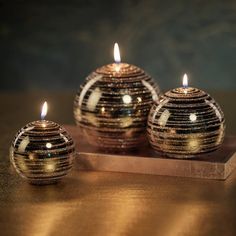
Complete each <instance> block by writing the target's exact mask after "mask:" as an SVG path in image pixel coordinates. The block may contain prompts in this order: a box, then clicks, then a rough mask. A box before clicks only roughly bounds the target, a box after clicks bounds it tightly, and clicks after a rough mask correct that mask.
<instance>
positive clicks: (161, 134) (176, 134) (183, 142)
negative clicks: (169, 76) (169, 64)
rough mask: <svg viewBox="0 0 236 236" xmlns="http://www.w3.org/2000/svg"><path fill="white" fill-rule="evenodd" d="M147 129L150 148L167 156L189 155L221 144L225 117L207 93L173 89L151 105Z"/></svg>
mask: <svg viewBox="0 0 236 236" xmlns="http://www.w3.org/2000/svg"><path fill="white" fill-rule="evenodd" d="M147 130H148V137H149V141H150V143H151V145H152V147H153V148H154V150H156V151H158V152H159V151H160V152H164V154H166V155H167V156H169V157H175V158H192V157H197V156H199V155H200V154H203V153H208V152H211V151H214V150H216V149H217V148H218V147H219V146H220V145H221V143H222V142H223V139H224V133H225V119H224V114H223V112H222V111H221V109H220V107H219V105H218V104H217V103H216V102H215V101H214V100H213V99H212V98H211V97H210V95H209V94H207V93H205V92H204V91H202V90H199V89H196V88H176V89H173V90H171V91H168V92H167V93H165V94H164V95H163V96H162V97H161V98H160V100H159V101H158V102H156V103H155V104H154V105H153V106H152V108H151V110H150V113H149V117H148V129H147Z"/></svg>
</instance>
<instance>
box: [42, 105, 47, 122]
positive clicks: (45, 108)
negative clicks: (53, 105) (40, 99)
mask: <svg viewBox="0 0 236 236" xmlns="http://www.w3.org/2000/svg"><path fill="white" fill-rule="evenodd" d="M47 112H48V104H47V102H44V104H43V106H42V111H41V119H42V120H43V119H44V118H45V116H46V115H47Z"/></svg>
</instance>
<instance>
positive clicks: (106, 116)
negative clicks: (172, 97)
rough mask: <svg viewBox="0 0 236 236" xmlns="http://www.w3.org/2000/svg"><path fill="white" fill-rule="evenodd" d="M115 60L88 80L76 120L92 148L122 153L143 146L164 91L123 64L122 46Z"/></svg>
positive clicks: (81, 92) (142, 73)
mask: <svg viewBox="0 0 236 236" xmlns="http://www.w3.org/2000/svg"><path fill="white" fill-rule="evenodd" d="M114 59H115V63H112V64H108V65H105V66H102V67H100V68H98V69H96V70H95V71H94V72H92V73H91V74H90V75H89V76H88V77H87V78H86V81H85V83H84V84H83V85H82V86H81V87H80V89H79V91H78V93H77V94H76V97H75V101H74V117H75V121H76V124H77V125H78V126H79V127H80V129H81V130H82V132H83V134H84V135H85V137H86V138H87V140H88V142H89V143H90V144H91V145H93V146H95V147H98V148H102V149H106V150H108V149H112V150H115V151H120V150H126V149H132V148H136V147H137V146H138V145H139V144H140V143H142V142H143V140H144V138H145V135H146V123H147V116H148V113H149V110H150V108H151V105H152V103H153V102H154V101H157V100H158V99H159V94H160V91H159V87H158V85H157V84H156V83H155V82H154V81H153V79H152V78H151V77H150V76H149V75H147V74H146V72H145V71H143V70H142V69H140V68H139V67H136V66H134V65H130V64H127V63H121V59H120V53H119V47H118V44H115V46H114Z"/></svg>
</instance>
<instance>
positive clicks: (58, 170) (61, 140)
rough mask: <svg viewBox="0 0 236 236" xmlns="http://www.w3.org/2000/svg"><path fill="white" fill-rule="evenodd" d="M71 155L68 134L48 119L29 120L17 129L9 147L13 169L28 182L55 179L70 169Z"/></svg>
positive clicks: (71, 149)
mask: <svg viewBox="0 0 236 236" xmlns="http://www.w3.org/2000/svg"><path fill="white" fill-rule="evenodd" d="M74 155H75V148H74V142H73V140H72V138H71V137H70V135H69V134H68V133H67V131H66V130H65V129H64V128H63V127H62V126H60V125H58V124H57V123H55V122H52V121H48V120H38V121H33V122H31V123H29V124H27V125H26V126H25V127H23V128H22V129H20V130H19V131H18V133H17V134H16V136H15V138H14V140H13V142H12V144H11V148H10V159H11V162H12V164H13V166H14V167H15V169H16V171H17V172H18V173H19V175H20V176H21V177H23V178H25V179H26V180H27V181H28V182H30V183H32V184H50V183H55V182H57V181H59V180H60V179H61V178H62V177H63V176H65V175H66V174H67V173H68V172H69V170H70V169H71V167H72V161H73V159H74Z"/></svg>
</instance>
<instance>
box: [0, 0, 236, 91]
mask: <svg viewBox="0 0 236 236" xmlns="http://www.w3.org/2000/svg"><path fill="white" fill-rule="evenodd" d="M116 41H117V42H118V43H119V45H120V48H121V54H122V60H123V61H125V62H129V63H131V64H136V65H138V66H139V67H142V68H143V69H145V70H146V71H147V72H148V73H149V74H150V75H152V76H153V77H154V78H155V79H156V81H158V83H159V84H160V87H161V88H162V89H163V90H166V89H169V88H173V87H176V86H179V85H180V83H181V77H182V75H183V74H184V73H185V72H186V73H188V74H189V77H190V84H191V85H192V86H196V87H200V88H203V89H205V90H208V89H210V90H235V89H236V83H235V79H236V1H217V0H214V1H205V0H199V1H183V0H179V1H168V0H165V1H159V0H150V1H147V0H146V1H145V0H141V1H122V0H120V1H111V0H110V1H76V0H74V1H66V0H63V1H60V0H59V1H38V2H37V1H34V0H32V1H0V65H1V66H0V71H1V73H0V76H1V80H0V81H1V86H0V90H2V91H3V90H5V91H8V90H21V91H22V90H23V91H34V90H64V89H67V90H71V89H72V90H74V89H75V90H76V89H77V88H78V87H79V84H80V83H81V82H82V81H83V80H84V78H85V77H86V76H87V75H88V74H89V73H90V72H91V71H92V70H93V69H95V68H96V67H99V66H101V65H103V64H107V63H110V62H112V61H113V55H112V54H113V44H114V42H116Z"/></svg>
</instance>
